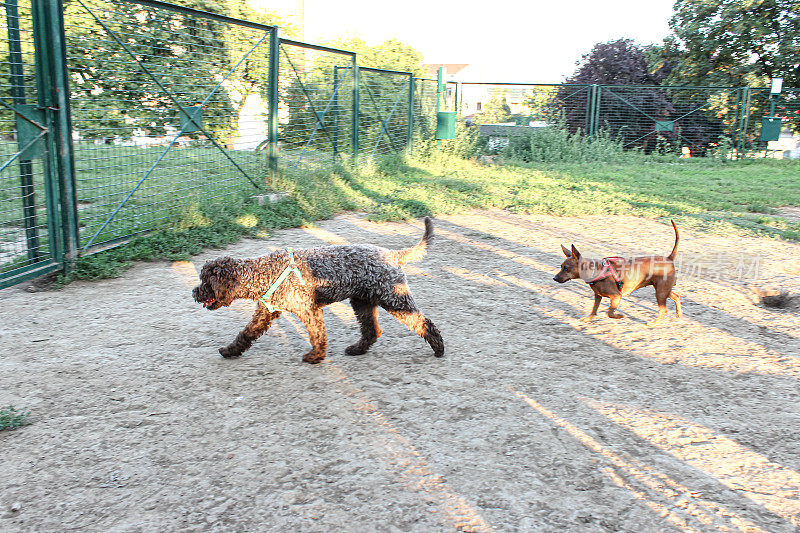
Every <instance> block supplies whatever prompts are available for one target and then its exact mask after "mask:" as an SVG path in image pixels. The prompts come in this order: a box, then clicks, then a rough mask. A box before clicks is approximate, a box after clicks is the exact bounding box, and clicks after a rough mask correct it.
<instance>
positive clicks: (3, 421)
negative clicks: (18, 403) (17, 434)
mask: <svg viewBox="0 0 800 533" xmlns="http://www.w3.org/2000/svg"><path fill="white" fill-rule="evenodd" d="M30 415H31V413H30V411H28V410H27V409H23V410H18V409H16V408H14V406H13V405H9V406H8V407H3V408H0V431H3V430H5V429H16V428H18V427H22V426H26V425H28V424H30V423H31V421H30Z"/></svg>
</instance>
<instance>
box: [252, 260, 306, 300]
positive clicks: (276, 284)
mask: <svg viewBox="0 0 800 533" xmlns="http://www.w3.org/2000/svg"><path fill="white" fill-rule="evenodd" d="M286 251H287V252H289V265H288V266H287V267H286V268H284V269H283V272H281V275H280V276H278V279H276V280H275V282H274V283H273V284H272V285H270V287H269V289H268V290H267V292H265V293H264V295H263V296H260V297H259V298H258V301H259V302H261V303H262V304H264V306H265V307H266V308H267V311H269V312H270V313H274V312H275V311H280V310H281V309H279V308H277V307H275V306H274V305H272V304H271V303H270V298H272V295H273V294H274V293H275V291H277V290H278V287H280V286H281V284H282V283H283V282H284V281H285V280H286V278H288V277H289V274H291V273H292V272H294V273H295V275H296V276H297V279H298V280H300V285H305V284H306V282H305V280H303V275H302V274H301V273H300V269H299V268H297V265H296V264H295V262H294V250H292V249H291V248H287V249H286Z"/></svg>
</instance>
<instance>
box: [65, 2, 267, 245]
mask: <svg viewBox="0 0 800 533" xmlns="http://www.w3.org/2000/svg"><path fill="white" fill-rule="evenodd" d="M65 11H66V14H67V25H66V28H65V33H66V56H67V57H66V60H67V64H68V66H69V72H70V82H71V87H70V88H71V101H72V116H73V123H74V134H73V141H74V152H75V165H76V168H77V174H78V176H77V211H78V215H79V217H80V218H79V219H80V252H81V253H88V252H93V251H97V250H99V249H103V248H105V247H108V246H113V245H116V244H118V243H120V242H124V241H126V240H129V239H130V238H131V237H132V236H134V235H137V234H140V233H143V232H147V231H152V230H154V229H157V228H159V227H164V226H165V225H176V224H177V225H178V226H179V227H180V225H181V224H187V225H188V224H191V223H193V222H196V221H197V219H198V218H202V215H200V214H198V213H199V212H200V211H201V209H200V207H201V206H203V205H205V204H207V203H208V202H211V201H213V199H215V198H218V197H220V196H229V195H243V196H246V195H248V194H254V193H257V192H258V191H260V190H262V189H265V188H266V186H267V184H268V183H269V168H268V167H269V162H270V158H273V159H274V157H275V154H272V153H269V152H265V151H260V150H258V149H257V148H258V147H259V146H261V145H263V144H264V143H265V141H267V140H268V139H269V138H270V126H271V122H270V120H271V118H272V117H271V110H272V109H274V100H275V94H274V93H273V92H272V91H271V86H270V81H271V80H270V78H271V76H270V75H269V74H270V59H271V57H272V55H273V54H272V53H271V50H272V49H274V47H276V46H277V42H276V31H275V28H274V27H273V26H265V25H262V24H256V23H249V22H246V21H241V20H236V19H231V18H228V17H224V16H219V15H213V14H210V13H205V12H200V11H195V10H191V9H185V8H181V7H177V6H174V5H170V4H163V3H161V2H154V1H145V0H126V1H110V0H73V1H71V2H69V3H68V4H66V5H65ZM271 103H272V105H270V104H271ZM184 221H185V222H184Z"/></svg>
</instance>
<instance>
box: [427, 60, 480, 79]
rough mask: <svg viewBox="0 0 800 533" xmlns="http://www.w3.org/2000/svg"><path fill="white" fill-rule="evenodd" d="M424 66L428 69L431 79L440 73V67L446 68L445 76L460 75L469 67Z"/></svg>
mask: <svg viewBox="0 0 800 533" xmlns="http://www.w3.org/2000/svg"><path fill="white" fill-rule="evenodd" d="M422 66H423V67H425V68H426V69H428V75H429V76H430V77H431V78H435V77H436V76H437V73H438V72H439V67H444V72H445V74H458V73H459V72H461V71H462V70H464V69H465V68H466V67H468V66H469V63H431V64H428V65H422Z"/></svg>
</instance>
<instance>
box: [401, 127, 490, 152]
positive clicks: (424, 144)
mask: <svg viewBox="0 0 800 533" xmlns="http://www.w3.org/2000/svg"><path fill="white" fill-rule="evenodd" d="M481 142H482V139H481V136H480V128H479V127H478V126H466V125H464V122H463V121H456V136H455V138H454V139H444V140H441V141H437V140H435V139H434V138H433V133H432V132H427V131H424V130H422V131H421V132H419V133H418V135H416V136H415V137H414V141H413V147H414V155H415V156H416V157H420V158H423V159H430V158H433V157H438V156H439V155H442V154H445V155H447V156H452V157H458V158H461V159H470V158H474V157H477V156H478V155H480V146H481Z"/></svg>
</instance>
